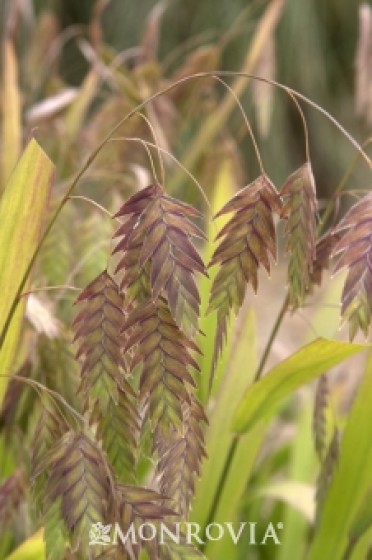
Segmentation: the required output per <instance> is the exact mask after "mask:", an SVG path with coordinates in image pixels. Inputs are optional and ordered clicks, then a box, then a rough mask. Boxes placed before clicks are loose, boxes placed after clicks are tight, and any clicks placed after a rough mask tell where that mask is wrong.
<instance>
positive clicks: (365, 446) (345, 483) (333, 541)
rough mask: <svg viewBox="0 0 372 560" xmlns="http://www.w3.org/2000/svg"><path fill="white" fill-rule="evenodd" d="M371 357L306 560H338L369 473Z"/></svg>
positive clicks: (371, 456)
mask: <svg viewBox="0 0 372 560" xmlns="http://www.w3.org/2000/svg"><path fill="white" fill-rule="evenodd" d="M371 402H372V353H370V355H369V358H368V362H367V367H366V372H365V376H364V379H363V381H362V383H361V386H360V388H359V391H358V394H357V397H356V399H355V402H354V405H353V407H352V410H351V412H350V415H349V418H348V421H347V423H346V427H345V432H344V435H343V438H342V441H341V448H340V458H339V463H338V465H337V468H336V471H335V474H334V478H333V480H332V482H331V486H330V488H329V491H328V494H327V497H326V500H325V503H324V509H323V512H322V517H321V519H320V524H319V529H318V531H317V533H316V535H315V538H314V541H313V544H312V546H311V548H310V551H309V555H308V557H307V558H308V560H318V559H319V558H332V560H341V559H342V558H343V557H344V552H345V550H346V547H347V545H348V535H349V534H350V530H351V529H352V527H353V522H354V519H355V518H356V517H357V514H358V511H359V508H360V506H361V505H362V503H363V500H364V497H365V495H366V492H367V491H368V489H369V488H370V485H371V473H372V446H371V441H372V407H371Z"/></svg>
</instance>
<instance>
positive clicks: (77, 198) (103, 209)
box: [68, 194, 114, 218]
mask: <svg viewBox="0 0 372 560" xmlns="http://www.w3.org/2000/svg"><path fill="white" fill-rule="evenodd" d="M68 198H69V200H84V202H87V203H88V204H91V205H92V206H95V207H96V208H98V210H100V211H101V212H103V213H104V214H106V216H108V217H109V218H113V217H114V216H113V215H112V214H111V212H109V211H108V210H107V209H106V208H105V207H104V206H102V205H101V204H99V203H98V202H96V201H95V200H92V199H91V198H88V197H87V196H83V195H80V194H79V195H78V194H75V195H71V196H69V197H68Z"/></svg>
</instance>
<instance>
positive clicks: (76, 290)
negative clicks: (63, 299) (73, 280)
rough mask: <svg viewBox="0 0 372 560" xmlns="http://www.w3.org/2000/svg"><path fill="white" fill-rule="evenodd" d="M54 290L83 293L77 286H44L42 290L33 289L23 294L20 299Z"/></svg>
mask: <svg viewBox="0 0 372 560" xmlns="http://www.w3.org/2000/svg"><path fill="white" fill-rule="evenodd" d="M52 290H64V291H65V290H72V291H74V292H81V288H77V287H76V286H69V285H63V284H62V285H61V286H43V287H40V288H33V289H32V290H28V291H27V292H22V294H21V295H20V296H19V297H25V296H29V295H31V294H35V293H37V292H50V291H52Z"/></svg>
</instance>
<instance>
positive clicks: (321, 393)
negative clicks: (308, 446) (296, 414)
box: [313, 375, 329, 460]
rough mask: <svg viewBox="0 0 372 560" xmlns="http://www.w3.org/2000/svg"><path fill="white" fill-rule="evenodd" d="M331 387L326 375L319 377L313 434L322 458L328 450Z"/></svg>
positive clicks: (316, 447)
mask: <svg viewBox="0 0 372 560" xmlns="http://www.w3.org/2000/svg"><path fill="white" fill-rule="evenodd" d="M328 400H329V388H328V380H327V377H326V376H325V375H322V376H321V377H320V378H319V381H318V383H317V386H316V392H315V403H314V413H313V434H314V444H315V451H316V452H317V454H318V457H319V459H320V460H322V459H323V457H324V454H325V450H326V436H327V433H326V431H327V427H326V409H327V407H328Z"/></svg>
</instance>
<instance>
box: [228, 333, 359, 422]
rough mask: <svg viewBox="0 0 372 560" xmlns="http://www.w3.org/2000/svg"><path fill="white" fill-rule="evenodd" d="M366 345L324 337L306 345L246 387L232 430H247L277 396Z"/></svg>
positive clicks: (302, 383) (300, 384) (271, 404)
mask: <svg viewBox="0 0 372 560" xmlns="http://www.w3.org/2000/svg"><path fill="white" fill-rule="evenodd" d="M366 348H367V346H366V345H362V344H351V343H348V342H339V341H337V340H328V339H325V338H318V339H316V340H314V341H313V342H311V343H310V344H307V345H306V346H304V347H303V348H301V349H300V350H299V351H298V352H296V353H295V354H293V355H292V356H290V357H289V358H287V359H286V360H284V361H283V362H281V363H280V364H278V365H277V366H275V367H274V368H273V369H272V370H271V371H270V372H269V373H267V374H266V375H265V377H264V378H263V379H261V380H260V381H258V382H257V383H255V384H254V385H252V386H251V387H249V389H248V390H247V392H246V394H245V395H244V397H243V399H242V400H241V403H240V405H239V407H238V409H237V412H236V414H235V418H234V422H233V428H234V430H236V431H237V432H239V433H245V432H247V431H248V430H249V429H250V428H252V426H253V425H254V424H255V423H256V422H258V421H259V420H261V419H262V418H264V417H266V415H267V414H268V412H270V411H271V409H272V408H273V407H274V406H275V405H276V404H277V403H278V402H279V401H280V400H281V399H283V398H284V397H286V396H289V395H290V394H291V393H293V392H294V391H296V390H297V389H299V388H300V387H302V386H303V385H305V384H306V383H308V382H309V381H312V380H313V379H315V378H316V377H318V376H319V375H321V374H322V373H324V372H326V371H328V370H329V369H330V368H332V367H333V366H336V365H337V364H339V363H340V362H343V361H344V360H346V359H347V358H349V357H350V356H353V355H354V354H357V353H358V352H361V351H362V350H365V349H366Z"/></svg>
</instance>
